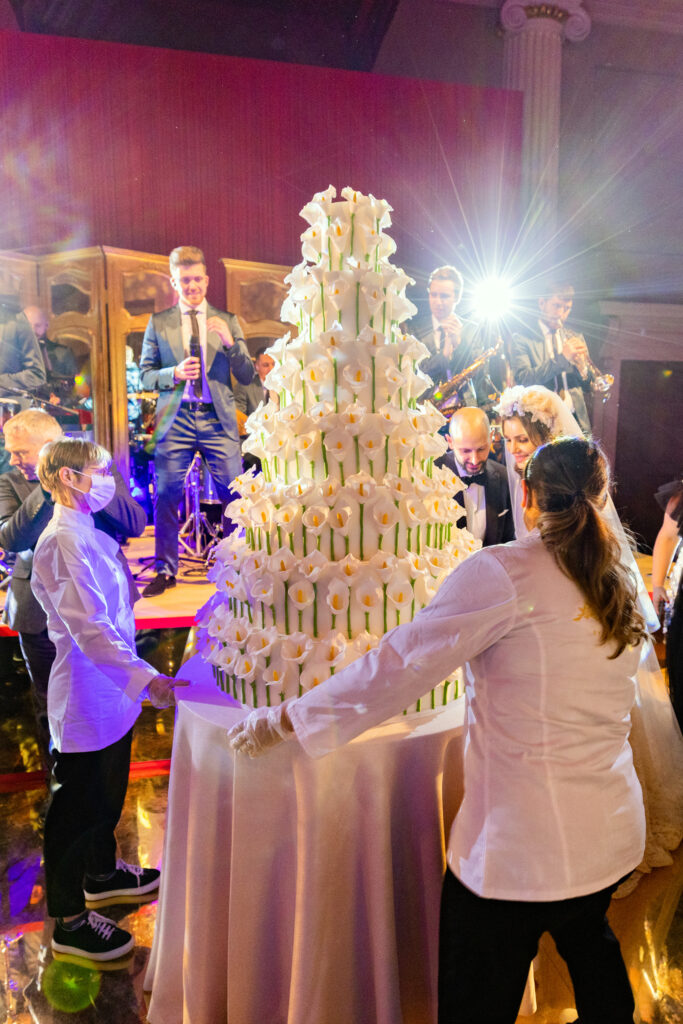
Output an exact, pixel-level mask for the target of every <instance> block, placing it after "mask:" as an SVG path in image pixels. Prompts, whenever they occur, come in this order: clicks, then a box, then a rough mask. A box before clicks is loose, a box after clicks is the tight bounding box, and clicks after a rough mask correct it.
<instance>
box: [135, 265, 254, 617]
mask: <svg viewBox="0 0 683 1024" xmlns="http://www.w3.org/2000/svg"><path fill="white" fill-rule="evenodd" d="M169 265H170V270H171V283H172V285H173V287H174V289H175V290H176V292H177V293H178V303H177V305H175V306H172V307H171V308H170V309H165V310H163V311H162V312H161V313H154V314H153V315H152V316H151V317H150V320H149V323H148V324H147V329H146V331H145V338H144V341H143V343H142V354H141V356H140V377H141V382H142V387H143V389H144V390H145V391H157V392H158V393H159V398H158V401H157V425H156V430H155V438H154V440H155V450H154V468H155V470H156V482H157V490H156V498H155V501H154V527H155V532H154V561H155V568H156V572H157V575H156V576H155V577H154V579H153V580H152V581H151V583H148V584H147V586H146V587H145V589H144V590H143V592H142V594H143V597H155V596H157V595H158V594H162V593H163V592H164V591H165V590H168V588H169V587H174V586H175V582H176V580H175V578H176V573H177V571H178V505H179V503H180V499H181V497H182V493H183V484H184V481H185V474H186V473H187V470H188V469H189V466H190V463H191V462H192V459H193V458H194V455H195V452H201V454H202V456H203V458H204V460H205V461H206V463H207V465H208V467H209V470H210V471H211V475H212V477H213V480H214V483H215V484H216V491H217V492H218V497H219V498H220V500H221V501H222V502H223V504H224V505H225V504H226V503H227V502H228V501H229V499H230V492H229V485H230V481H231V480H232V479H233V477H235V476H238V475H239V474H240V473H241V472H242V459H241V456H240V442H239V432H238V430H237V421H236V418H235V398H234V395H233V393H232V387H231V383H230V380H231V377H230V375H231V374H233V375H234V377H235V379H236V380H237V381H239V382H240V383H241V384H248V383H249V382H250V381H251V379H252V376H253V374H254V367H253V364H252V361H251V359H250V357H249V352H248V351H247V346H246V344H245V342H244V338H243V337H242V330H241V328H240V325H239V321H238V320H237V317H236V316H234V314H232V313H226V312H223V311H222V310H220V309H215V308H214V307H213V306H210V305H209V304H208V302H207V301H206V291H207V288H208V286H209V278H208V276H207V274H206V261H205V259H204V254H203V252H202V251H201V249H197V248H196V247H195V246H192V245H183V246H180V247H179V248H177V249H174V250H173V252H172V253H171V255H170V257H169Z"/></svg>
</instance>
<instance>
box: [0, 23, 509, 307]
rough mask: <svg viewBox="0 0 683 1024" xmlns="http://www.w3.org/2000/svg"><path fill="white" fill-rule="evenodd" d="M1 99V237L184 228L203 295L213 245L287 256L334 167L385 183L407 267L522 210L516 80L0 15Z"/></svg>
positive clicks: (39, 238)
mask: <svg viewBox="0 0 683 1024" xmlns="http://www.w3.org/2000/svg"><path fill="white" fill-rule="evenodd" d="M0 103H1V106H2V119H1V122H0V149H1V151H2V172H1V176H0V248H3V249H24V250H26V249H29V250H30V249H31V248H35V247H40V246H51V247H54V246H56V245H61V246H64V247H67V248H74V247H78V246H83V245H92V244H100V243H101V244H107V245H113V246H119V247H122V248H130V249H139V250H147V251H152V252H168V251H170V249H171V248H173V246H175V245H178V244H181V243H188V242H190V243H194V244H197V245H200V246H202V247H203V248H204V250H205V251H206V254H207V258H208V264H209V272H210V273H213V275H214V286H212V289H211V294H212V298H213V300H214V301H220V300H221V299H222V295H221V294H220V292H222V287H223V283H222V274H221V273H220V268H219V267H218V265H217V260H218V259H219V257H232V258H236V259H252V260H262V261H266V262H273V263H293V262H298V260H299V259H300V249H299V235H300V233H301V231H302V230H303V227H304V224H303V222H302V221H301V220H300V219H299V217H298V211H299V210H300V208H301V207H302V206H303V205H304V203H305V202H306V201H307V200H308V199H309V198H310V197H311V195H312V194H313V192H315V191H318V190H320V189H323V188H325V187H326V186H327V185H328V184H329V183H334V184H335V185H337V187H338V189H341V188H342V187H343V186H344V185H352V186H353V187H354V188H357V189H360V190H361V191H364V192H372V193H374V194H375V195H378V196H382V197H384V198H386V199H388V200H389V202H390V203H391V204H392V205H393V206H394V211H395V212H394V223H395V227H394V229H393V230H392V234H393V236H394V238H395V239H396V241H397V243H398V245H399V250H398V254H397V257H396V262H397V263H398V264H399V265H401V266H404V267H406V268H408V269H412V270H418V271H419V270H429V269H431V268H432V267H433V266H435V265H437V264H438V263H441V262H445V261H449V260H453V259H458V260H460V257H461V256H462V254H463V252H464V251H465V250H466V251H467V253H469V258H470V259H472V258H473V259H474V260H475V261H476V260H478V259H480V258H488V256H489V255H490V254H492V253H493V252H494V250H495V248H496V246H498V247H499V248H500V249H501V250H503V251H504V249H505V238H506V237H509V236H510V235H512V234H514V231H515V228H516V225H517V217H518V181H519V160H520V143H521V113H522V104H521V96H520V95H519V94H517V93H509V92H504V91H502V90H496V89H480V88H475V87H469V86H459V85H454V84H450V83H440V82H431V81H424V80H421V81H418V80H415V79H409V78H396V77H388V76H383V75H372V74H361V73H356V72H346V71H338V70H327V69H323V68H317V67H316V68H314V67H303V66H294V65H288V64H277V63H271V62H265V61H251V60H241V59H234V58H228V57H217V56H205V55H202V54H197V53H184V52H179V51H168V50H161V49H152V48H148V47H137V46H123V45H118V44H110V43H96V42H89V41H83V40H73V39H62V38H56V37H50V36H31V35H27V34H23V33H17V32H0ZM458 246H460V247H461V248H460V250H458ZM459 254H460V255H459Z"/></svg>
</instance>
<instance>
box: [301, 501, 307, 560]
mask: <svg viewBox="0 0 683 1024" xmlns="http://www.w3.org/2000/svg"><path fill="white" fill-rule="evenodd" d="M305 512H306V506H305V505H304V507H303V509H302V511H301V514H302V516H303V515H304V514H305ZM307 538H308V530H307V529H306V527H305V526H304V524H303V522H302V523H301V543H302V545H303V552H304V558H305V557H306V555H307V554H308V541H307Z"/></svg>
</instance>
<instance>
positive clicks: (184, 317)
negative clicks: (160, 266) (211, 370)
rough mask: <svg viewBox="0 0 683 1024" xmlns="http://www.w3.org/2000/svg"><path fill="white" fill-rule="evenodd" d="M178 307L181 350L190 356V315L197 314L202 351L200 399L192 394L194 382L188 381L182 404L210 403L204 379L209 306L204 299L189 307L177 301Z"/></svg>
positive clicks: (207, 387)
mask: <svg viewBox="0 0 683 1024" xmlns="http://www.w3.org/2000/svg"><path fill="white" fill-rule="evenodd" d="M178 306H179V307H180V324H181V329H182V332H183V348H184V350H185V353H186V354H187V355H189V354H190V338H191V337H192V319H191V317H190V313H196V314H197V326H198V327H199V347H200V348H201V350H202V370H203V371H204V372H203V373H202V397H201V398H197V397H196V396H195V393H194V381H192V380H188V381H186V383H185V388H184V390H183V401H184V402H198V401H201V402H212V401H213V398H212V397H211V391H210V390H209V382H208V381H207V379H206V334H207V331H206V318H207V314H208V309H209V304H208V302H207V301H206V299H204V300H203V301H202V302H201V303H200V304H199V305H198V306H189V305H188V304H187V302H184V301H183V299H180V300H179V301H178Z"/></svg>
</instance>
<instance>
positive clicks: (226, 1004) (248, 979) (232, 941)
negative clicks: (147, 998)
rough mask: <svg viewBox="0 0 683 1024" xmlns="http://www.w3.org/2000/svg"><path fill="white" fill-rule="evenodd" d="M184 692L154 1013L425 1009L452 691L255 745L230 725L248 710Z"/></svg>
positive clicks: (227, 1015)
mask: <svg viewBox="0 0 683 1024" xmlns="http://www.w3.org/2000/svg"><path fill="white" fill-rule="evenodd" d="M183 674H185V673H183ZM198 696H199V694H198ZM188 697H189V698H190V699H188V700H182V701H181V703H180V706H179V710H178V716H177V722H176V728H175V738H174V744H173V761H172V766H171V778H170V787H169V800H168V820H167V826H166V839H165V847H164V858H163V872H162V883H161V891H160V900H159V908H158V914H157V922H156V932H155V937H154V944H153V948H152V953H151V958H150V963H149V968H148V972H147V978H146V985H145V987H146V988H147V989H151V993H152V995H151V1004H150V1008H149V1020H150V1021H151V1022H152V1024H228V1022H229V1024H350V1022H352V1021H358V1022H360V1021H364V1022H368V1024H370V1022H372V1024H429V1022H431V1021H435V1020H436V985H437V949H438V918H439V899H440V891H441V882H442V877H443V872H444V865H445V856H444V836H445V833H447V830H448V827H449V825H450V823H451V821H452V818H453V816H454V814H455V811H456V809H457V806H458V804H459V802H460V799H461V797H462V788H461V778H462V772H461V761H462V743H463V712H464V704H463V701H462V700H461V701H458V702H456V703H454V704H452V705H450V706H449V707H447V708H445V709H442V710H441V711H439V712H430V713H423V714H420V715H412V716H410V717H406V718H404V719H401V720H399V721H392V722H391V723H388V724H386V725H384V726H382V727H380V728H378V729H373V730H372V731H370V732H368V733H366V734H365V735H364V736H361V737H360V738H359V739H357V740H356V741H354V742H353V743H351V744H349V745H348V746H347V747H345V748H342V749H340V750H339V751H337V752H335V753H332V754H330V755H328V756H327V757H324V758H321V759H319V760H313V759H311V758H309V757H308V756H307V755H306V754H305V753H304V752H303V751H302V750H301V748H299V747H298V745H297V744H296V743H286V744H283V745H282V746H281V747H279V748H277V749H276V750H274V751H272V752H271V753H270V754H268V755H267V756H266V757H263V758H259V759H255V760H251V759H249V758H247V757H244V756H243V755H241V756H235V754H234V753H233V752H232V751H231V750H230V748H229V747H228V744H227V741H226V730H227V729H228V728H229V727H230V726H231V725H232V724H233V723H234V722H236V721H238V720H239V719H240V718H241V717H242V716H243V715H244V713H245V712H244V710H243V709H241V708H240V709H237V708H235V707H230V706H227V705H226V703H225V702H223V703H222V704H221V703H220V695H218V694H216V696H215V698H214V697H213V696H212V695H211V693H210V695H209V697H208V699H209V700H212V699H215V701H216V703H215V704H210V703H209V704H207V703H197V702H193V700H192V697H193V692H192V691H190V692H189V693H188ZM202 699H203V700H206V699H207V697H206V695H204V696H203V697H202Z"/></svg>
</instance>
